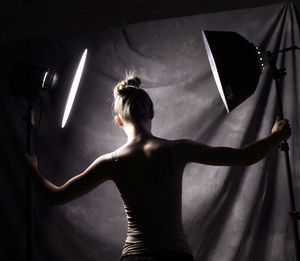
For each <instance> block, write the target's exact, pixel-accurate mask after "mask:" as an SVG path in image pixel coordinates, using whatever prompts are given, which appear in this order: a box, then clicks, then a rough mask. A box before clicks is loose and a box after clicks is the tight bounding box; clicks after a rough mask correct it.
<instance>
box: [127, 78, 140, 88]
mask: <svg viewBox="0 0 300 261" xmlns="http://www.w3.org/2000/svg"><path fill="white" fill-rule="evenodd" d="M141 83H142V81H141V79H140V78H139V77H137V76H134V77H133V78H130V79H128V80H127V81H126V85H127V86H132V87H136V88H139V87H140V85H141Z"/></svg>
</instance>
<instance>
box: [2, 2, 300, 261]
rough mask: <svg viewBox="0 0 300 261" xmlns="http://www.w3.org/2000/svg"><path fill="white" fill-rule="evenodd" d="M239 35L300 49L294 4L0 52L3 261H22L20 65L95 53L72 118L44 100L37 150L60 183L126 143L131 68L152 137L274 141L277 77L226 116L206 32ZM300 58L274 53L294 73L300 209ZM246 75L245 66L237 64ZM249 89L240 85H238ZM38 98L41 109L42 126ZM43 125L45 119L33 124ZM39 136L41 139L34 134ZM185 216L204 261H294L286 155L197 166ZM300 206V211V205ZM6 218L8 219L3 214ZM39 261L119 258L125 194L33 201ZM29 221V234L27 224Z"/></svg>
mask: <svg viewBox="0 0 300 261" xmlns="http://www.w3.org/2000/svg"><path fill="white" fill-rule="evenodd" d="M202 29H206V30H221V31H235V32H237V33H239V34H241V35H243V36H244V37H245V38H246V39H248V40H249V41H250V42H253V43H254V44H255V45H257V46H261V47H262V48H264V49H266V50H270V51H276V50H279V49H281V48H285V47H289V46H291V45H293V44H297V45H298V46H299V45H300V37H299V25H298V23H297V18H296V14H295V9H294V6H293V5H292V4H291V3H287V4H286V3H285V4H280V5H272V6H265V7H259V8H252V9H245V10H235V11H228V12H219V13H212V14H205V15H197V16H191V17H181V18H175V19H167V20H161V21H152V22H145V23H140V24H132V25H128V26H127V27H123V28H121V27H114V28H108V29H104V30H101V31H99V32H87V33H77V34H70V35H65V36H63V37H58V38H52V39H35V40H26V41H19V42H13V43H2V44H1V45H0V61H1V63H0V84H1V96H0V99H1V102H0V106H1V114H0V119H1V124H0V131H1V136H0V142H1V158H0V160H1V168H0V170H1V175H0V185H1V190H0V195H1V198H0V202H1V209H2V211H1V213H2V214H1V217H0V218H1V223H0V224H1V233H0V237H1V242H2V243H1V248H0V258H1V260H9V261H10V260H24V251H25V250H24V242H25V228H24V222H23V221H22V220H23V218H24V203H25V198H24V195H25V189H24V187H25V183H24V170H23V169H22V164H21V159H22V155H23V153H24V146H25V122H24V120H23V118H24V116H25V114H26V106H25V105H26V104H25V102H24V101H23V100H22V99H21V98H16V97H13V96H10V94H9V84H8V83H9V73H10V71H11V68H12V64H13V62H14V60H16V59H19V58H26V59H28V60H30V61H32V62H34V63H38V64H41V65H45V66H48V67H55V66H56V65H57V64H59V63H60V62H61V61H63V60H64V59H66V58H67V57H69V56H70V55H74V54H78V53H81V52H82V50H83V48H85V47H87V48H89V54H88V60H87V64H86V70H85V74H84V77H83V79H82V82H81V86H80V90H79V93H78V96H77V99H76V105H75V108H74V111H73V113H72V115H71V118H70V119H69V122H68V123H67V127H66V128H65V129H60V128H59V126H58V124H57V122H56V119H55V117H54V116H53V114H51V110H50V106H49V102H48V99H47V95H46V94H43V95H42V97H43V115H42V121H41V124H40V128H39V133H38V140H37V139H35V141H34V148H35V151H36V153H37V154H38V157H39V165H40V169H41V170H42V173H43V174H44V175H45V176H47V177H48V178H49V179H50V180H51V181H52V182H54V183H55V184H62V183H63V182H65V181H66V180H68V179H69V178H71V177H72V176H74V175H76V174H78V173H80V172H81V171H83V170H84V169H85V168H86V167H87V166H88V164H90V163H91V162H92V161H93V160H94V159H95V158H96V157H98V156H99V155H101V154H104V153H107V152H110V151H112V150H114V149H116V148H117V147H118V146H120V145H122V144H123V143H124V142H125V141H126V137H125V135H124V133H123V132H122V130H121V129H119V128H118V127H116V126H114V123H113V118H112V113H111V102H112V88H113V86H114V85H115V84H116V82H117V81H119V80H120V79H122V78H123V76H124V74H125V71H126V70H129V69H135V70H136V72H137V74H138V76H140V78H141V79H142V87H143V88H145V89H146V90H147V91H148V92H149V94H150V95H151V97H152V98H153V101H154V104H155V113H156V115H155V119H154V121H153V133H154V134H155V135H158V136H162V137H165V138H167V139H179V138H189V139H193V140H196V141H199V142H203V143H206V144H209V145H211V146H231V147H241V146H243V145H245V144H247V143H249V142H252V141H255V140H257V139H259V138H262V137H264V136H266V135H268V133H269V132H270V129H271V127H272V124H273V122H274V119H275V116H276V100H275V86H274V83H273V82H272V80H271V76H270V72H269V69H268V68H266V69H265V71H264V73H263V74H262V75H261V78H260V82H259V86H258V88H257V90H256V92H255V94H254V95H253V96H251V98H249V99H248V100H247V101H246V102H244V103H243V104H242V105H240V106H239V107H238V108H237V109H235V110H234V111H233V112H232V113H230V114H227V113H226V111H225V108H224V106H223V104H222V101H221V98H220V97H219V94H218V91H217V88H216V86H215V83H214V79H213V76H212V73H211V71H210V67H209V64H208V59H207V56H206V53H205V49H204V45H203V40H202V35H201V30H202ZM299 62H300V52H299V51H293V52H289V53H284V54H281V55H279V56H278V63H277V65H278V66H279V67H282V66H284V67H286V69H287V75H286V77H285V78H284V81H283V86H282V94H283V103H284V113H285V115H286V118H288V119H289V120H290V123H291V126H292V129H293V135H292V137H291V139H290V141H289V143H290V155H291V163H292V173H293V179H294V190H295V196H296V201H297V205H298V206H299V205H300V198H299V196H300V188H299V186H300V179H299V177H300V164H299V155H300V151H299V149H300V144H299V143H300V140H299V138H298V134H299V130H300V125H299V124H300V122H299V110H300V104H299V101H300V93H299V92H300V91H299V88H300V81H299V75H300V64H299ZM237 66H238V65H237ZM241 87H242V86H241ZM40 106H41V101H38V102H37V104H36V112H37V114H38V115H37V118H39V115H40V113H39V112H40ZM37 121H38V120H37ZM35 134H36V133H35ZM182 196H183V219H184V227H185V231H186V235H187V238H188V241H189V243H190V245H191V248H192V250H193V254H194V256H195V258H196V260H201V261H204V260H206V261H208V260H212V261H215V260H217V261H233V260H243V261H247V260H251V261H253V260H256V261H258V260H261V261H271V260H272V261H283V260H284V261H293V260H296V258H295V252H294V243H293V231H292V224H291V220H290V218H289V215H288V211H289V210H290V208H289V198H288V186H287V178H286V171H285V162H284V156H283V155H282V153H281V152H280V151H279V150H278V149H276V148H274V150H272V151H271V152H270V153H269V154H268V156H267V157H266V159H264V160H262V161H260V162H259V163H256V164H255V165H252V166H249V167H232V168H231V167H215V166H206V165H201V164H190V165H188V166H187V167H186V170H185V174H184V180H183V195H182ZM299 207H300V206H299ZM3 210H4V211H3ZM34 223H35V228H34V236H35V240H34V257H35V260H38V261H43V260H45V261H46V260H51V261H54V260H55V261H56V260H57V261H59V260H73V261H82V260H91V261H92V260H95V261H96V260H97V261H106V260H107V261H113V260H118V259H119V256H120V254H121V249H122V245H123V242H124V240H125V237H126V229H127V222H126V216H125V213H124V210H123V204H122V201H121V199H120V196H119V192H118V190H117V189H116V186H115V185H114V183H113V182H106V183H104V184H102V185H101V186H99V187H98V188H97V189H95V190H94V191H92V192H91V193H89V194H87V195H85V196H83V197H82V198H80V199H77V200H74V201H72V202H70V203H68V204H65V205H62V206H57V207H50V206H48V205H47V203H46V202H44V201H43V199H41V198H40V196H39V195H38V194H35V196H34ZM22 224H23V225H22Z"/></svg>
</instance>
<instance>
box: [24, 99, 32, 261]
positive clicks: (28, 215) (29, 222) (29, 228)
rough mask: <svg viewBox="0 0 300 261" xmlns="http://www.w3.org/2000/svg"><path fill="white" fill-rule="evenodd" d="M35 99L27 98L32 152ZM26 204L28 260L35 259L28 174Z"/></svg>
mask: <svg viewBox="0 0 300 261" xmlns="http://www.w3.org/2000/svg"><path fill="white" fill-rule="evenodd" d="M32 108H33V101H32V100H30V99H28V100H27V115H26V152H27V153H31V152H32V148H31V143H32V128H33V126H34V118H33V117H34V115H33V111H32ZM25 179H26V181H25V184H26V190H25V193H26V196H25V198H26V205H25V216H26V261H32V260H33V213H32V205H33V204H32V181H31V178H30V175H26V178H25Z"/></svg>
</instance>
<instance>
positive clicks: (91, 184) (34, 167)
mask: <svg viewBox="0 0 300 261" xmlns="http://www.w3.org/2000/svg"><path fill="white" fill-rule="evenodd" d="M25 160H26V165H27V168H28V173H29V174H30V176H31V179H32V181H33V183H34V184H35V186H36V187H37V189H38V190H39V191H40V192H41V193H42V194H43V196H44V197H45V198H46V200H47V201H49V203H50V204H51V205H59V204H63V203H67V202H69V201H71V200H73V199H76V198H78V197H80V196H82V195H84V194H86V193H88V192H90V191H91V190H93V189H94V188H96V187H97V186H98V185H100V184H101V183H103V182H104V181H106V180H108V179H110V176H111V158H110V155H109V154H105V155H103V156H100V157H99V158H97V159H96V160H95V161H94V162H93V163H92V164H91V165H90V166H89V167H88V168H87V169H86V170H85V171H84V172H82V173H81V174H79V175H77V176H75V177H73V178H71V179H69V180H68V181H67V182H66V183H65V184H63V185H62V186H56V185H55V184H53V183H52V182H50V181H49V180H48V179H47V178H46V177H44V176H43V175H42V174H41V172H40V170H39V168H38V161H37V157H36V156H35V155H30V154H25Z"/></svg>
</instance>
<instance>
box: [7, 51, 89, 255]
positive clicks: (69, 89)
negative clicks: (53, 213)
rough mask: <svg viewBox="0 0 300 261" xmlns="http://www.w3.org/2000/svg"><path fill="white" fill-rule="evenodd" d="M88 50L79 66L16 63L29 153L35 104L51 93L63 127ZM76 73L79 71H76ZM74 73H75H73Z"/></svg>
mask: <svg viewBox="0 0 300 261" xmlns="http://www.w3.org/2000/svg"><path fill="white" fill-rule="evenodd" d="M86 57H87V49H85V50H84V52H83V54H82V55H81V59H80V62H79V63H78V61H77V59H76V57H75V58H71V59H68V60H67V61H65V62H64V63H63V64H61V66H59V67H58V68H55V69H48V68H45V67H42V66H39V65H34V64H32V63H30V62H28V61H24V60H23V61H16V62H15V64H14V67H13V70H12V75H11V93H12V94H13V95H15V96H18V97H22V98H24V99H25V100H26V101H27V116H26V119H27V125H26V152H27V153H32V148H31V140H32V128H33V126H34V120H33V117H34V113H33V105H34V103H35V101H36V99H37V98H38V97H39V95H40V92H41V91H48V92H49V98H50V103H51V104H52V110H53V111H54V114H55V115H56V116H57V117H58V120H59V121H61V127H62V128H63V127H64V126H65V125H66V123H67V120H68V117H69V115H70V112H71V109H72V106H73V103H74V99H75V97H76V93H77V90H78V87H79V83H80V79H81V76H82V73H83V69H84V65H85V61H86ZM75 71H76V72H75ZM74 72H75V74H74ZM25 186H26V187H25V189H26V191H25V192H26V207H25V212H26V213H25V217H26V261H32V260H33V223H34V222H33V213H32V205H33V201H32V183H31V180H30V176H29V175H26V184H25Z"/></svg>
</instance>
